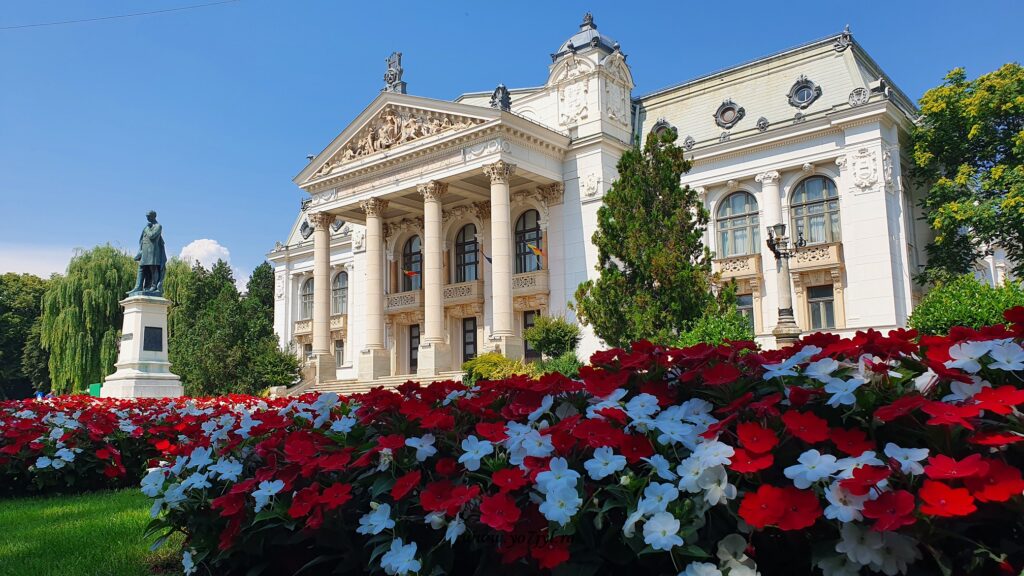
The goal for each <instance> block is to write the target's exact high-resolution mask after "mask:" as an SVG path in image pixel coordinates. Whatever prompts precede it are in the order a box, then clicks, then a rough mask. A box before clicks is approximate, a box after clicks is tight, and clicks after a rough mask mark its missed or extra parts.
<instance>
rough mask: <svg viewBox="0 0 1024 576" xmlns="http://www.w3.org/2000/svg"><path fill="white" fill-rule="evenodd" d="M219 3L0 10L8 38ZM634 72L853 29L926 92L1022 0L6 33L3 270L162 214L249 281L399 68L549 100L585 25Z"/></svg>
mask: <svg viewBox="0 0 1024 576" xmlns="http://www.w3.org/2000/svg"><path fill="white" fill-rule="evenodd" d="M204 1H209V0H146V1H143V0H135V1H127V0H117V1H115V0H104V1H99V0H96V1H89V2H86V1H83V0H64V1H58V0H0V2H2V5H3V9H2V10H0V28H4V27H8V26H16V25H24V24H34V23H40V22H49V21H57V20H71V19H84V18H94V17H101V16H111V15H118V14H125V13H132V12H140V11H148V10H160V9H167V8H176V7H181V6H186V5H192V4H200V3H203V2H204ZM587 10H590V11H592V12H593V13H594V18H595V22H596V23H597V25H598V27H599V29H600V30H601V31H602V32H603V33H605V34H607V35H609V36H611V37H612V38H614V39H616V40H618V41H619V42H620V43H621V45H622V48H623V51H624V52H625V53H626V54H627V55H628V56H629V60H628V62H629V64H630V65H631V66H632V69H633V76H634V78H635V80H636V83H637V87H636V91H635V92H634V95H640V94H644V93H647V92H650V91H653V90H656V89H658V88H662V87H665V86H668V85H672V84H676V83H678V82H681V81H684V80H686V79H689V78H692V77H694V76H699V75H701V74H704V73H707V72H710V71H713V70H716V69H719V68H723V67H727V66H730V65H733V64H737V63H740V62H743V61H746V60H749V59H752V58H756V57H758V56H762V55H766V54H769V53H771V52H775V51H778V50H781V49H784V48H788V47H790V46H794V45H797V44H801V43H803V42H806V41H809V40H813V39H816V38H819V37H822V36H827V35H829V34H833V33H836V32H838V31H840V30H841V29H842V28H843V26H844V25H846V24H849V25H850V26H851V28H852V31H853V34H854V37H855V38H856V39H857V41H858V42H860V43H861V44H862V45H863V46H864V47H865V48H866V49H867V50H868V52H869V53H870V54H871V55H872V56H873V57H874V58H875V60H876V61H877V62H878V63H879V64H880V65H881V66H882V68H883V69H884V70H885V71H886V72H887V73H888V74H889V75H890V76H891V77H892V78H893V79H894V80H895V82H896V83H897V84H898V85H899V86H900V87H901V88H902V89H903V90H904V91H905V92H906V93H907V94H908V95H909V96H910V97H911V98H914V99H916V98H918V97H920V95H921V94H922V93H923V92H924V91H925V90H927V89H928V88H930V87H932V86H934V85H936V84H938V83H939V82H940V81H941V79H942V77H943V75H944V74H945V73H946V71H948V70H949V69H950V68H953V67H955V66H964V67H966V68H967V71H968V74H969V75H970V76H972V77H973V76H975V75H977V74H980V73H984V72H988V71H991V70H994V69H995V68H997V67H999V66H1000V65H1001V64H1003V63H1005V62H1008V61H1012V60H1016V61H1020V60H1022V59H1024V58H1022V57H1024V48H1022V46H1024V44H1022V43H1021V39H1020V29H1019V26H1020V22H1021V21H1024V3H1021V2H1017V1H1013V0H1003V1H998V0H976V1H974V2H949V1H934V0H933V1H929V2H905V1H894V0H889V1H887V2H876V1H871V0H861V1H856V2H786V3H785V4H783V3H781V2H764V1H758V2H754V1H746V0H734V1H732V2H721V1H719V2H696V1H689V2H641V1H637V0H633V1H630V2H622V1H619V2H611V1H604V0H600V1H598V0H591V1H588V2H576V1H560V2H553V1H551V0H548V1H546V2H531V1H517V2H509V1H506V2H473V3H459V2H427V1H420V2H388V3H369V2H360V3H343V2H332V1H328V0H287V1H286V0H239V1H237V2H231V3H227V4H222V5H217V6H210V7H205V8H197V9H193V10H184V11H177V12H166V13H162V14H156V15H151V16H140V17H135V18H124V19H113V20H105V21H99V22H91V23H80V24H67V25H60V26H48V27H32V28H20V29H6V30H4V29H0V88H2V89H0V273H2V272H6V271H32V272H36V273H41V274H49V273H50V272H53V271H58V270H63V268H64V266H65V264H66V262H67V259H68V257H69V255H70V253H71V251H72V249H73V248H75V247H90V246H94V245H96V244H100V243H105V242H110V243H112V244H114V245H117V246H122V247H126V248H131V249H134V246H135V243H136V242H137V238H138V233H139V230H141V227H142V226H143V225H144V224H145V217H144V214H145V212H146V211H147V210H149V209H155V210H157V211H158V212H159V215H160V220H161V222H162V223H163V224H164V226H165V228H166V238H167V242H168V252H169V253H170V254H171V255H176V254H179V253H180V251H181V249H182V247H183V246H185V245H186V244H189V243H190V242H192V241H195V240H198V239H209V240H213V241H214V242H206V243H200V244H198V245H196V247H197V248H198V250H197V253H202V254H206V255H207V256H216V255H218V254H221V255H223V254H224V252H221V250H222V248H221V247H223V249H226V250H228V251H229V252H230V261H231V263H232V265H233V266H235V267H236V268H237V270H238V271H239V272H240V273H242V274H246V273H247V272H248V271H251V270H252V268H253V267H255V266H256V265H257V264H259V263H260V262H261V261H262V260H263V257H264V254H265V253H266V252H267V250H269V249H270V248H271V247H272V246H273V245H274V241H275V240H283V239H284V237H285V235H286V234H287V232H288V229H289V227H290V226H291V224H292V222H293V219H294V218H295V216H296V213H297V209H298V206H299V201H300V199H301V198H302V196H303V194H302V193H301V191H300V190H298V189H297V188H296V187H295V186H294V185H293V184H292V183H291V178H292V177H293V176H294V175H295V174H296V173H297V172H298V171H299V170H300V169H301V168H302V167H303V165H304V164H305V163H306V159H305V157H306V155H307V154H311V153H316V152H319V151H320V150H321V148H323V146H325V145H327V144H328V143H329V142H330V141H331V139H332V138H334V137H335V136H336V135H337V134H338V133H339V132H340V131H341V130H342V129H343V128H344V127H345V125H346V123H347V122H348V121H349V120H350V119H352V118H353V117H354V116H355V115H356V114H358V113H359V112H360V111H361V110H362V109H363V108H364V107H365V106H366V105H367V104H368V103H369V102H370V100H372V99H373V98H374V96H375V95H376V94H377V93H378V92H379V90H380V87H381V84H382V81H381V77H382V75H383V72H384V59H385V58H386V57H387V55H388V54H389V53H390V52H391V51H392V50H399V51H402V52H403V53H404V58H403V65H404V68H405V80H406V81H407V82H408V83H409V92H410V93H411V94H416V95H421V96H429V97H433V98H443V99H450V98H454V97H455V96H457V95H458V94H460V93H462V92H468V91H479V90H491V89H492V88H493V87H494V86H495V85H496V84H497V83H499V82H503V83H505V84H506V85H508V86H510V87H517V86H534V85H538V84H541V83H543V81H544V79H545V77H546V72H547V66H548V64H549V63H550V58H549V54H550V53H551V52H553V51H554V50H555V49H556V48H557V47H558V46H559V44H560V43H561V42H562V41H563V40H565V39H566V38H568V37H569V36H570V35H571V34H572V33H573V32H574V31H575V30H576V29H577V26H578V24H579V22H580V20H581V17H582V15H583V13H584V12H585V11H587Z"/></svg>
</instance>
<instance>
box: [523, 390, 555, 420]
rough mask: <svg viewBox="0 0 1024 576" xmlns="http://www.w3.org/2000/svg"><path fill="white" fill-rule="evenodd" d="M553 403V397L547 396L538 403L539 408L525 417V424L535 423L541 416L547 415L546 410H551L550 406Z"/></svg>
mask: <svg viewBox="0 0 1024 576" xmlns="http://www.w3.org/2000/svg"><path fill="white" fill-rule="evenodd" d="M554 403H555V397H554V396H552V395H550V394H548V395H546V396H544V398H543V399H542V400H541V401H540V406H538V407H537V409H536V410H534V411H533V412H530V414H529V415H528V416H527V417H526V421H527V422H536V421H537V420H538V419H540V417H541V416H543V415H544V414H547V412H548V410H551V405H552V404H554Z"/></svg>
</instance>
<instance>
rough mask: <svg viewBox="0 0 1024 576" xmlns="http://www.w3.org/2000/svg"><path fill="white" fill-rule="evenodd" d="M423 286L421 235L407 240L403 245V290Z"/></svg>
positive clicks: (416, 288) (417, 288) (406, 290)
mask: <svg viewBox="0 0 1024 576" xmlns="http://www.w3.org/2000/svg"><path fill="white" fill-rule="evenodd" d="M422 287H423V244H422V243H421V241H420V237H419V236H413V237H412V238H409V239H408V240H406V241H405V246H404V247H402V291H403V292H408V291H409V290H419V289H420V288H422Z"/></svg>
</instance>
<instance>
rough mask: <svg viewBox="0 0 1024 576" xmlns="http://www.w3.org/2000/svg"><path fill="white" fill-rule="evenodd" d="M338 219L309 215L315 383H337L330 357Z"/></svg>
mask: <svg viewBox="0 0 1024 576" xmlns="http://www.w3.org/2000/svg"><path fill="white" fill-rule="evenodd" d="M335 218H336V216H335V215H334V214H330V213H327V212H315V213H313V214H310V215H309V221H310V223H311V224H313V227H314V229H313V358H314V362H315V363H316V381H317V382H326V381H328V380H334V379H335V378H336V375H335V372H334V370H335V366H334V354H331V224H333V223H334V220H335Z"/></svg>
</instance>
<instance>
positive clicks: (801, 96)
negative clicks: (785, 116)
mask: <svg viewBox="0 0 1024 576" xmlns="http://www.w3.org/2000/svg"><path fill="white" fill-rule="evenodd" d="M820 96H821V86H818V85H817V84H815V83H814V82H812V81H811V80H810V79H809V78H807V76H804V75H802V74H801V75H800V77H799V78H797V79H796V82H794V83H793V86H792V87H791V88H790V89H789V94H787V95H786V98H788V99H789V105H790V106H793V107H794V108H799V109H801V110H803V109H804V108H807V107H808V106H810V105H811V104H813V103H814V101H815V100H817V99H818V97H820Z"/></svg>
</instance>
